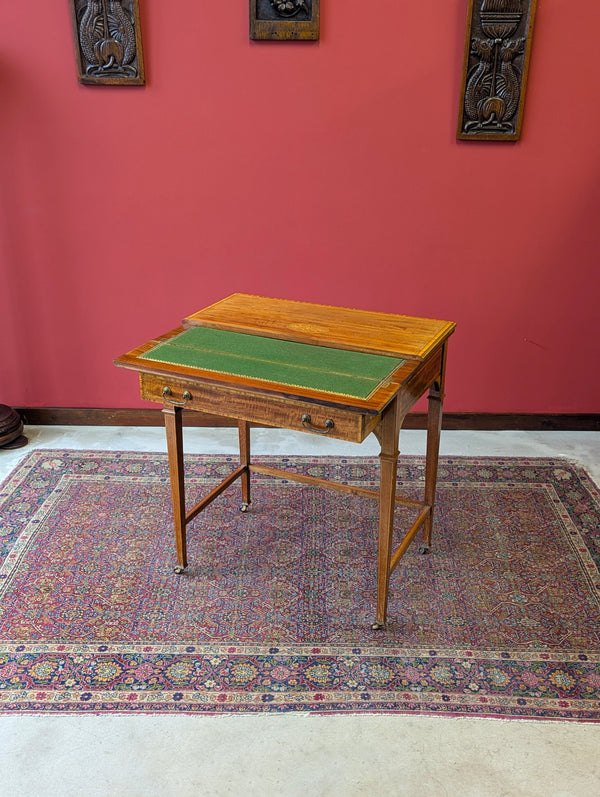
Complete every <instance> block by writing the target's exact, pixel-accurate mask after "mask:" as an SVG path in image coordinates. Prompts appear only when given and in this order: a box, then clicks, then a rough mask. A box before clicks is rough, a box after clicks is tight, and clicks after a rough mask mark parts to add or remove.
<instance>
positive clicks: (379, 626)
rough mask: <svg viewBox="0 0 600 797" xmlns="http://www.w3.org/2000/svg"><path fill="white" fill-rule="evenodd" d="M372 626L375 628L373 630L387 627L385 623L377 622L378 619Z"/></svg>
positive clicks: (381, 629)
mask: <svg viewBox="0 0 600 797" xmlns="http://www.w3.org/2000/svg"><path fill="white" fill-rule="evenodd" d="M371 628H372V629H373V631H383V629H384V628H385V623H379V622H377V620H375V622H374V623H373V625H372V626H371Z"/></svg>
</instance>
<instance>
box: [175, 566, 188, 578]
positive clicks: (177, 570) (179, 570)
mask: <svg viewBox="0 0 600 797" xmlns="http://www.w3.org/2000/svg"><path fill="white" fill-rule="evenodd" d="M184 570H185V567H182V566H181V565H177V567H174V568H173V572H174V573H176V574H177V575H178V576H180V575H181V574H182V573H183V571H184Z"/></svg>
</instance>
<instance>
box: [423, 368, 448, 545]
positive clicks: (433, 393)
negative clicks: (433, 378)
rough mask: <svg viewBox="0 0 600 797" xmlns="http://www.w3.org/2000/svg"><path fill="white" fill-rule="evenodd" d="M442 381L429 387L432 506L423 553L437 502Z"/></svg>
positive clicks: (428, 480) (428, 462)
mask: <svg viewBox="0 0 600 797" xmlns="http://www.w3.org/2000/svg"><path fill="white" fill-rule="evenodd" d="M442 383H443V382H434V383H433V385H432V386H431V388H430V389H429V399H428V401H429V408H428V413H427V459H426V462H425V503H426V504H428V506H430V507H431V508H430V510H429V514H428V515H427V518H426V519H425V522H424V524H423V545H422V546H421V553H427V551H428V550H429V548H430V547H431V531H432V528H433V507H434V504H435V488H436V482H437V472H438V460H439V453H440V433H441V430H442V404H443V393H442V387H441V384H442Z"/></svg>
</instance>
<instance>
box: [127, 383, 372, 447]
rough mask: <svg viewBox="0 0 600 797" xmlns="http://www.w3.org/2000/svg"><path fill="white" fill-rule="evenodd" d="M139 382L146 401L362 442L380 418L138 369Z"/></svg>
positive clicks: (359, 412) (358, 411)
mask: <svg viewBox="0 0 600 797" xmlns="http://www.w3.org/2000/svg"><path fill="white" fill-rule="evenodd" d="M140 386H141V394H142V398H144V399H147V400H149V401H158V402H160V403H161V404H167V405H168V404H174V405H175V406H181V407H183V408H185V409H186V410H195V411H197V412H206V413H210V414H212V415H218V416H221V417H223V418H235V419H236V420H245V421H250V422H251V423H260V424H265V425H266V426H274V427H277V428H281V429H294V430H298V431H308V432H312V433H313V434H322V435H323V436H325V435H326V436H328V437H335V438H337V439H340V440H349V441H351V442H355V443H361V442H362V441H363V440H364V439H365V437H367V435H369V434H370V433H371V432H372V431H373V429H374V428H375V427H376V426H377V424H378V423H379V420H380V416H378V415H371V414H366V413H364V412H361V411H360V410H357V411H351V410H344V409H337V408H335V407H327V406H325V405H322V404H315V403H313V402H308V401H295V400H291V399H290V400H288V399H283V398H279V397H277V396H272V397H271V396H261V395H257V394H255V393H249V392H243V391H237V390H229V389H226V388H218V387H214V386H212V385H206V384H201V383H195V382H191V381H188V380H180V379H173V378H171V377H166V376H164V377H163V376H156V375H154V374H144V373H141V374H140ZM165 389H167V392H166V393H165ZM306 416H308V418H307V417H306ZM332 422H333V423H332Z"/></svg>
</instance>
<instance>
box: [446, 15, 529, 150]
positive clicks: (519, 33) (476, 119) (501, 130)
mask: <svg viewBox="0 0 600 797" xmlns="http://www.w3.org/2000/svg"><path fill="white" fill-rule="evenodd" d="M535 6H536V0H469V10H468V13H467V34H466V40H465V56H464V64H463V81H462V94H461V104H460V113H459V119H458V130H457V138H459V139H463V140H471V139H484V140H485V139H487V140H492V141H516V140H517V139H518V138H519V137H520V135H521V124H522V122H523V110H524V105H525V89H526V86H527V72H528V68H529V55H530V52H531V40H532V33H533V20H534V15H535Z"/></svg>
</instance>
